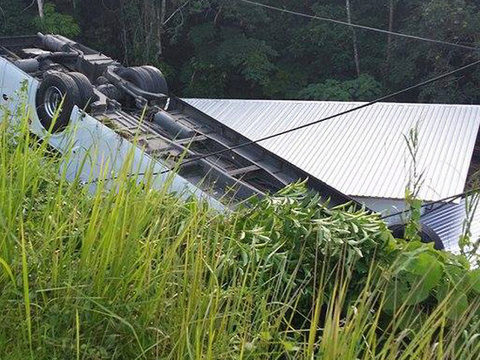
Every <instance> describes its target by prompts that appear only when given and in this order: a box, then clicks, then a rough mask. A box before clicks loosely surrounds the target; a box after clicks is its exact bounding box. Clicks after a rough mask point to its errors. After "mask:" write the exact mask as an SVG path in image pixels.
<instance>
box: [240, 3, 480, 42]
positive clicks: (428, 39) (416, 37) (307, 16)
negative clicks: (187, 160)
mask: <svg viewBox="0 0 480 360" xmlns="http://www.w3.org/2000/svg"><path fill="white" fill-rule="evenodd" d="M237 1H240V2H243V3H245V4H250V5H254V6H259V7H263V8H266V9H270V10H275V11H280V12H283V13H287V14H291V15H297V16H301V17H304V18H308V19H315V20H320V21H325V22H330V23H334V24H339V25H345V26H350V27H353V28H357V29H362V30H367V31H373V32H377V33H382V34H387V35H393V36H398V37H403V38H407V39H413V40H420V41H426V42H430V43H434V44H438V45H444V46H451V47H456V48H460V49H464V50H472V51H480V48H478V47H474V46H468V45H462V44H457V43H453V42H450V41H444V40H437V39H430V38H426V37H423V36H418V35H410V34H404V33H399V32H395V31H389V30H384V29H379V28H374V27H371V26H365V25H360V24H354V23H350V22H348V21H342V20H337V19H331V18H327V17H323V16H317V15H309V14H305V13H301V12H298V11H292V10H287V9H282V8H279V7H277V6H272V5H267V4H263V3H259V2H256V1H251V0H237Z"/></svg>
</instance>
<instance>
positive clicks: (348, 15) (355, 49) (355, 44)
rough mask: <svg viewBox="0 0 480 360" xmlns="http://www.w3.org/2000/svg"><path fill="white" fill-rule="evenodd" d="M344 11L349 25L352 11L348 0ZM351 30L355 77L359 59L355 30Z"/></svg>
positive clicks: (358, 68)
mask: <svg viewBox="0 0 480 360" xmlns="http://www.w3.org/2000/svg"><path fill="white" fill-rule="evenodd" d="M345 6H346V9H347V21H348V23H349V24H351V23H352V11H351V7H350V0H346V4H345ZM351 29H352V41H353V59H354V60H355V69H356V71H357V76H360V59H359V56H358V47H357V34H356V33H355V29H354V28H353V27H351Z"/></svg>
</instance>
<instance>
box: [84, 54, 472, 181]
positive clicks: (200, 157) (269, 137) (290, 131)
mask: <svg viewBox="0 0 480 360" xmlns="http://www.w3.org/2000/svg"><path fill="white" fill-rule="evenodd" d="M479 64H480V60H477V61H474V62H473V63H470V64H467V65H465V66H462V67H460V68H458V69H455V70H452V71H449V72H447V73H444V74H441V75H438V76H435V77H433V78H431V79H429V80H425V81H422V82H420V83H418V84H416V85H413V86H410V87H407V88H405V89H402V90H399V91H396V92H394V93H391V94H389V95H385V96H382V97H380V98H378V99H376V100H373V101H370V102H368V103H364V104H362V105H359V106H356V107H353V108H351V109H349V110H345V111H342V112H339V113H337V114H333V115H330V116H327V117H325V118H322V119H319V120H315V121H312V122H309V123H307V124H303V125H300V126H297V127H294V128H291V129H288V130H284V131H281V132H278V133H275V134H272V135H267V136H265V137H263V138H260V139H257V140H250V141H246V142H244V143H241V144H237V145H234V146H231V147H227V148H225V149H222V150H218V151H214V152H212V153H209V154H205V155H201V156H197V157H193V158H191V159H189V160H186V161H182V162H180V163H179V164H178V167H181V166H183V165H186V164H190V163H192V162H196V161H199V160H203V159H206V158H209V157H212V156H216V155H221V154H223V153H226V152H229V151H232V150H235V149H239V148H242V147H245V146H249V145H253V144H257V143H259V142H263V141H266V140H270V139H273V138H276V137H279V136H282V135H286V134H289V133H292V132H295V131H298V130H302V129H305V128H308V127H310V126H314V125H317V124H320V123H322V122H325V121H328V120H332V119H335V118H337V117H340V116H343V115H346V114H349V113H353V112H355V111H358V110H361V109H364V108H367V107H369V106H372V105H375V104H377V103H379V102H382V101H385V100H389V99H391V98H393V97H395V96H398V95H400V94H404V93H406V92H409V91H412V90H415V89H418V88H420V87H422V86H426V85H429V84H432V83H434V82H437V81H439V80H442V79H445V78H447V77H449V76H452V75H454V74H456V73H459V72H462V71H464V70H467V69H470V68H472V67H474V66H477V65H479ZM173 170H174V169H167V170H163V171H160V172H154V173H152V176H156V175H163V174H166V173H169V172H171V171H173ZM146 174H147V173H146V172H142V173H136V174H132V175H130V176H142V175H146ZM117 178H118V177H116V176H115V177H111V178H107V179H99V178H97V179H95V180H92V181H90V182H87V183H89V184H91V183H96V182H99V181H102V180H103V181H105V180H115V179H117Z"/></svg>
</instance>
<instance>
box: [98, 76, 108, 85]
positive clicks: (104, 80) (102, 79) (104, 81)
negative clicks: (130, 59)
mask: <svg viewBox="0 0 480 360" xmlns="http://www.w3.org/2000/svg"><path fill="white" fill-rule="evenodd" d="M106 84H110V81H108V79H107V78H106V77H105V76H99V77H98V78H97V79H96V80H95V85H106Z"/></svg>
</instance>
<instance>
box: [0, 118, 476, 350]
mask: <svg viewBox="0 0 480 360" xmlns="http://www.w3.org/2000/svg"><path fill="white" fill-rule="evenodd" d="M17 118H18V119H21V121H20V122H18V123H17V121H14V122H13V123H12V122H10V119H8V118H7V117H4V118H3V119H2V121H0V229H1V231H0V294H1V295H0V307H1V308H2V312H1V313H0V358H1V359H2V360H3V359H6V360H10V359H26V358H35V359H39V360H42V359H95V360H99V359H140V358H144V359H186V358H188V359H203V358H205V359H215V360H216V359H239V358H251V359H312V358H316V359H329V360H330V359H331V360H334V359H335V360H336V359H346V360H354V359H355V360H356V359H365V360H366V359H379V360H380V359H399V360H402V359H405V360H406V359H421V358H423V359H435V358H437V359H455V360H457V359H465V360H467V359H468V360H474V359H478V357H479V355H480V342H479V341H478V337H479V336H480V334H479V329H480V296H479V294H480V271H479V270H471V269H470V268H469V263H468V262H467V261H466V260H465V258H464V257H462V256H455V255H452V254H450V253H447V252H440V251H437V250H434V249H433V247H432V246H431V245H425V244H421V243H419V242H415V241H412V242H405V241H403V240H396V239H393V238H392V236H391V234H390V233H389V231H388V230H387V228H386V225H385V224H384V223H383V222H382V221H381V220H380V219H379V218H378V216H377V215H374V214H373V215H372V214H368V213H366V212H362V211H354V210H353V209H352V208H350V207H349V205H348V204H347V205H345V206H342V207H339V208H334V209H328V208H327V207H325V206H324V205H322V204H321V203H320V202H319V199H318V198H317V197H315V196H312V195H310V194H307V193H306V192H305V191H304V189H303V187H302V184H294V185H292V186H290V187H288V188H286V189H284V190H283V191H281V192H280V193H278V194H276V195H274V196H270V197H265V198H263V199H252V201H251V203H250V206H246V207H244V208H238V209H237V210H236V211H235V212H231V213H230V212H229V213H218V212H213V211H211V210H209V208H208V207H207V206H206V205H205V204H203V203H200V202H198V201H197V200H195V199H190V200H188V201H183V200H180V198H179V197H176V196H175V195H173V194H169V193H167V191H166V190H167V188H166V187H165V188H164V189H161V190H159V191H158V190H153V189H152V188H150V184H151V181H150V180H151V179H147V180H146V181H144V183H143V184H142V185H141V186H140V185H138V184H136V181H135V179H134V178H132V177H131V176H129V175H131V174H129V173H128V171H127V169H128V168H125V169H124V170H123V171H121V173H120V175H119V177H118V178H115V180H114V183H113V186H112V187H111V189H110V190H109V189H108V188H106V185H107V184H106V183H105V182H100V183H98V185H97V187H96V190H95V191H94V192H93V193H91V192H90V191H89V190H88V189H87V188H85V187H81V186H80V184H79V182H78V181H74V182H73V183H69V182H67V181H66V175H65V169H66V168H65V167H64V166H62V163H63V161H68V152H67V153H66V154H65V155H63V156H53V155H54V154H51V153H50V150H49V148H48V147H47V141H45V142H43V143H38V142H37V141H36V140H35V139H33V138H32V137H31V136H30V133H29V131H28V126H29V121H28V116H26V115H25V114H23V112H21V111H20V110H19V111H18V114H17V116H15V117H13V119H17ZM62 169H63V170H62Z"/></svg>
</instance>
